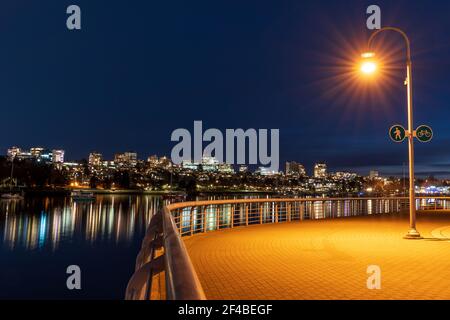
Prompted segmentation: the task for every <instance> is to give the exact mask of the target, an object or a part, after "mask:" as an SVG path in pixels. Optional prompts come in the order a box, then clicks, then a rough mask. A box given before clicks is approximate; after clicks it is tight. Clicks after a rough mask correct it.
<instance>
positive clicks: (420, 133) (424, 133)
mask: <svg viewBox="0 0 450 320" xmlns="http://www.w3.org/2000/svg"><path fill="white" fill-rule="evenodd" d="M415 136H416V138H417V140H419V141H420V142H430V141H431V139H433V130H432V129H431V128H430V127H429V126H426V125H421V126H419V127H417V129H416V134H415Z"/></svg>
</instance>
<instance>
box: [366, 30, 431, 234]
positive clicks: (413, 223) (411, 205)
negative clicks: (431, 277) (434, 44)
mask: <svg viewBox="0 0 450 320" xmlns="http://www.w3.org/2000/svg"><path fill="white" fill-rule="evenodd" d="M384 31H395V32H397V33H400V34H401V35H402V36H403V38H404V39H405V42H406V80H405V85H406V86H407V99H408V155H409V219H410V221H409V222H410V228H409V231H408V233H407V234H406V236H405V239H421V238H422V237H421V236H420V233H419V232H418V231H417V229H416V201H415V184H414V127H413V104H412V62H411V45H410V41H409V39H408V36H407V35H406V33H405V32H403V31H402V30H400V29H399V28H394V27H384V28H381V29H379V30H377V31H375V32H374V33H373V34H372V35H371V36H370V38H369V41H368V49H369V52H368V53H365V54H363V57H367V58H371V57H373V56H374V54H373V53H372V52H371V45H372V42H373V40H374V38H375V37H376V36H377V35H378V34H380V33H381V32H384ZM374 66H375V65H374V63H368V64H367V63H366V66H365V67H363V69H362V70H363V71H364V72H366V73H371V72H373V71H374V69H375V67H374Z"/></svg>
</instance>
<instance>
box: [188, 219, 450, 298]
mask: <svg viewBox="0 0 450 320" xmlns="http://www.w3.org/2000/svg"><path fill="white" fill-rule="evenodd" d="M417 226H418V230H419V231H420V232H421V233H422V236H424V237H425V239H424V240H404V239H402V237H403V235H405V233H406V231H407V229H408V228H407V227H408V217H407V215H402V216H399V215H395V216H388V215H383V216H371V217H353V218H343V219H334V220H316V221H301V222H291V223H282V224H267V225H255V226H250V227H241V228H235V229H227V230H222V231H218V232H211V233H206V234H201V235H196V236H193V237H190V238H185V243H186V246H187V248H188V251H189V254H190V256H191V259H192V261H193V263H194V266H195V268H196V270H197V273H198V275H199V278H200V281H201V283H202V285H203V288H204V290H205V293H206V296H207V298H208V299H450V214H448V213H424V214H419V215H418V222H417ZM369 265H378V266H380V268H381V289H380V290H369V289H367V286H366V282H367V279H368V277H369V275H368V274H367V273H366V270H367V267H368V266H369Z"/></svg>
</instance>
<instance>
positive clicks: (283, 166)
mask: <svg viewBox="0 0 450 320" xmlns="http://www.w3.org/2000/svg"><path fill="white" fill-rule="evenodd" d="M16 148H17V149H19V150H21V151H22V152H24V155H25V156H26V155H28V156H29V157H33V156H32V154H33V149H42V150H41V151H46V152H47V153H49V156H50V157H51V155H53V157H54V156H55V152H56V153H60V152H62V161H61V160H59V161H57V162H67V163H79V162H82V161H86V162H88V163H89V159H90V157H91V155H92V154H98V155H99V156H100V157H101V159H102V161H106V162H114V161H115V159H116V158H117V156H121V155H123V154H127V153H134V154H136V155H135V157H136V160H138V161H144V162H148V161H149V159H150V158H151V157H154V156H156V157H158V158H167V159H169V160H171V159H170V156H168V155H164V154H163V155H161V154H155V153H151V152H150V153H148V152H147V153H145V155H144V157H141V158H139V157H138V155H140V153H138V152H136V151H134V150H129V149H128V150H126V151H113V153H112V156H105V154H104V153H103V152H101V151H100V150H92V151H90V152H88V153H87V154H86V155H85V156H83V157H81V158H78V159H74V158H70V157H67V156H66V152H67V149H54V148H48V147H45V146H42V145H38V146H34V147H30V148H23V147H21V146H17V145H14V146H10V147H9V148H7V150H6V152H5V153H4V154H3V155H4V156H5V157H8V156H9V154H8V153H9V152H10V151H11V150H14V149H16ZM69 154H70V153H69ZM0 155H1V154H0ZM49 156H47V158H48V157H49ZM58 157H61V156H58ZM212 158H214V157H212ZM49 159H50V161H49V162H53V161H51V158H49ZM58 159H61V158H58ZM186 161H189V160H186ZM191 162H192V163H195V161H194V160H193V159H192V160H191ZM222 163H224V164H226V162H225V161H224V162H222ZM289 163H293V164H294V165H301V166H302V167H303V170H305V172H306V175H307V176H311V177H312V176H315V170H316V169H315V167H316V166H317V164H325V166H326V168H327V169H328V170H330V172H353V173H356V174H358V175H360V176H370V173H371V172H372V171H376V172H379V174H380V175H382V176H393V177H404V176H405V175H406V173H407V168H406V166H407V165H406V162H405V163H404V164H403V168H402V169H403V170H402V171H401V172H389V171H383V166H378V167H377V166H373V167H372V166H364V169H361V168H359V169H358V168H351V167H344V168H342V167H336V166H333V164H332V163H331V164H330V163H328V162H326V161H314V162H313V163H312V164H311V165H305V162H302V161H301V160H299V159H287V160H286V161H283V162H281V163H280V167H279V170H278V172H284V173H285V172H286V170H287V166H288V164H289ZM180 165H181V166H182V164H180ZM230 165H231V166H232V167H233V168H234V170H235V172H239V168H240V167H241V166H245V167H248V169H250V171H252V172H256V171H258V170H259V168H265V167H264V166H262V165H248V164H230ZM418 167H419V170H417V171H416V175H417V176H418V177H419V178H428V177H431V176H432V177H436V178H439V179H447V178H448V177H450V170H449V171H445V172H443V173H442V174H433V172H421V171H420V167H421V166H420V165H419V166H418Z"/></svg>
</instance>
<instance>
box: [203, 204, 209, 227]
mask: <svg viewBox="0 0 450 320" xmlns="http://www.w3.org/2000/svg"><path fill="white" fill-rule="evenodd" d="M207 208H208V206H204V208H203V210H202V211H203V232H206V227H207V225H208V224H207V216H208V215H207Z"/></svg>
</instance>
